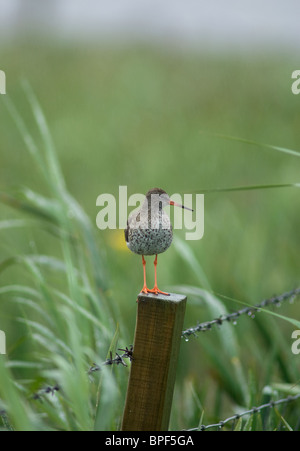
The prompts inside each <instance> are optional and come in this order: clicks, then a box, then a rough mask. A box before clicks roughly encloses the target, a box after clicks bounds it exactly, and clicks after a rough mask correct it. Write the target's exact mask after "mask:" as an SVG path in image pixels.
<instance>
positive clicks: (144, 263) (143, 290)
mask: <svg viewBox="0 0 300 451" xmlns="http://www.w3.org/2000/svg"><path fill="white" fill-rule="evenodd" d="M142 262H143V270H144V286H143V289H142V291H141V293H148V291H149V290H148V288H147V284H146V260H145V258H144V256H143V255H142Z"/></svg>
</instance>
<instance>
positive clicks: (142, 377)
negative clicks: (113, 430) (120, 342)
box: [121, 293, 186, 431]
mask: <svg viewBox="0 0 300 451" xmlns="http://www.w3.org/2000/svg"><path fill="white" fill-rule="evenodd" d="M185 306H186V296H182V295H178V294H172V293H171V294H170V295H169V296H165V295H161V294H159V295H154V294H139V296H138V308H137V321H136V329H135V338H134V350H133V358H134V360H133V361H132V363H131V370H130V377H129V383H128V389H127V396H126V402H125V409H124V415H123V422H122V429H121V430H122V431H167V430H168V426H169V419H170V412H171V404H172V398H173V391H174V384H175V375H176V367H177V359H178V353H179V346H180V338H181V332H182V328H183V320H184V313H185Z"/></svg>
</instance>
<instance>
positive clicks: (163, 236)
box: [125, 188, 193, 295]
mask: <svg viewBox="0 0 300 451" xmlns="http://www.w3.org/2000/svg"><path fill="white" fill-rule="evenodd" d="M167 205H174V206H176V207H180V208H185V209H187V210H191V208H188V207H185V206H184V205H180V204H178V203H176V202H174V201H172V200H171V199H170V197H169V196H168V194H167V193H166V192H165V191H164V190H163V189H161V188H152V189H150V190H149V191H148V192H147V194H146V197H145V200H144V202H143V204H142V206H141V208H140V209H139V210H135V211H134V212H132V213H131V214H130V215H129V218H128V221H127V228H126V230H125V240H126V244H127V246H128V248H129V249H130V250H131V251H132V252H134V253H135V254H139V255H141V256H142V262H143V270H144V286H143V288H142V290H141V292H142V293H154V294H158V293H160V294H165V295H169V293H165V292H164V291H161V290H159V288H158V286H157V272H156V268H157V254H161V253H162V252H165V251H166V250H167V249H168V248H169V247H170V245H171V243H172V240H173V231H172V224H171V221H170V218H169V216H168V215H167V213H166V212H165V211H164V210H163V208H164V207H165V206H167ZM191 211H193V210H191ZM144 255H155V259H154V271H155V272H154V274H155V279H154V288H153V289H152V290H149V288H147V284H146V260H145V258H144Z"/></svg>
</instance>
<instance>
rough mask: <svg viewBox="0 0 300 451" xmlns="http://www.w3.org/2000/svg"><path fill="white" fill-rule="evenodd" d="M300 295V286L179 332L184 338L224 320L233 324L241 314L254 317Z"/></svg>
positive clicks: (219, 323) (204, 330) (220, 323)
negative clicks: (265, 309) (262, 310)
mask: <svg viewBox="0 0 300 451" xmlns="http://www.w3.org/2000/svg"><path fill="white" fill-rule="evenodd" d="M299 295H300V287H299V288H296V289H294V290H291V291H288V292H286V293H283V294H281V295H279V296H274V297H272V298H270V299H265V300H263V301H262V302H260V303H259V304H255V305H254V306H253V307H245V308H243V309H240V310H237V311H235V312H233V313H229V314H227V315H221V316H220V317H219V318H216V319H213V320H211V321H206V322H204V323H201V324H197V325H196V326H193V327H190V328H188V329H186V330H184V331H183V332H182V334H181V337H182V338H184V339H188V337H190V336H191V335H195V336H197V332H206V331H208V330H211V328H212V327H213V326H214V325H216V324H217V325H218V326H221V325H222V324H223V323H224V322H230V321H232V322H233V323H234V324H235V323H236V321H237V320H238V319H239V317H240V316H242V315H248V316H250V317H252V318H254V316H255V313H257V312H259V311H260V309H262V308H265V307H270V306H273V305H276V306H277V307H280V306H281V304H282V302H284V301H287V300H289V301H292V300H294V299H296V298H297V297H298V296H299Z"/></svg>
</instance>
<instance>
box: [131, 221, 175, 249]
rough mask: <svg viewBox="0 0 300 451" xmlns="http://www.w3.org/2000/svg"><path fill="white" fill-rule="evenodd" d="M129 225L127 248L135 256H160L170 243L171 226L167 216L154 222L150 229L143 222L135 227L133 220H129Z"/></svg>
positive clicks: (171, 237)
mask: <svg viewBox="0 0 300 451" xmlns="http://www.w3.org/2000/svg"><path fill="white" fill-rule="evenodd" d="M132 219H133V218H132ZM130 225H131V226H130V227H129V230H128V241H127V246H128V248H129V249H130V250H131V251H132V252H134V253H135V254H140V255H155V254H161V253H162V252H165V251H166V250H167V249H168V247H170V245H171V243H172V239H173V231H172V225H171V223H170V219H169V216H168V215H167V214H163V215H162V217H160V218H158V219H157V221H154V224H151V227H148V224H145V222H142V223H140V224H139V225H138V226H137V224H136V222H135V221H134V220H131V224H130Z"/></svg>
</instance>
